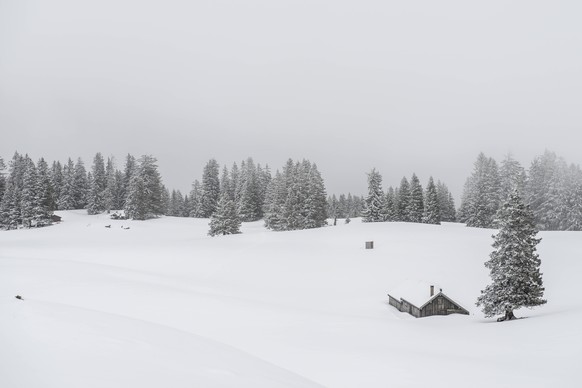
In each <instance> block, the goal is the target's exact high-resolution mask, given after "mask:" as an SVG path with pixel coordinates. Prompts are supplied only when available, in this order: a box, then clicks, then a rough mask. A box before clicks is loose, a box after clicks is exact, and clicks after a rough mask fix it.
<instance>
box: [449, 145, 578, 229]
mask: <svg viewBox="0 0 582 388" xmlns="http://www.w3.org/2000/svg"><path fill="white" fill-rule="evenodd" d="M514 189H517V190H518V192H519V193H520V195H521V196H522V197H523V198H524V200H525V202H526V203H527V204H528V205H529V207H530V208H531V210H532V212H533V215H534V221H535V224H536V227H537V228H538V229H539V230H582V170H581V169H580V167H579V166H577V165H573V164H571V165H568V164H567V163H566V162H565V161H564V160H563V159H562V158H559V157H557V156H556V154H555V153H553V152H549V151H546V152H545V153H544V154H543V155H541V156H538V157H536V158H535V159H534V160H533V162H532V163H531V165H530V168H529V170H528V171H527V172H526V170H525V169H524V168H523V167H522V166H521V165H520V163H519V162H517V161H516V160H514V159H513V158H512V157H511V156H507V157H506V158H505V159H504V160H503V161H502V162H501V163H500V164H498V163H497V162H496V161H495V160H494V159H493V158H490V157H487V156H485V155H484V154H483V153H481V154H479V156H478V157H477V160H476V161H475V164H474V168H473V172H472V174H471V176H470V177H469V178H468V179H467V181H466V183H465V187H464V191H463V196H462V199H461V206H460V209H459V220H460V221H461V222H465V223H466V224H467V225H468V226H473V227H480V228H492V227H497V219H498V212H499V210H500V209H501V206H502V204H503V203H504V202H505V201H506V200H507V199H508V198H509V195H510V194H511V193H512V191H513V190H514Z"/></svg>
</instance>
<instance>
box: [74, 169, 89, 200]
mask: <svg viewBox="0 0 582 388" xmlns="http://www.w3.org/2000/svg"><path fill="white" fill-rule="evenodd" d="M88 175H89V174H87V170H86V169H85V164H84V162H83V160H82V159H81V158H77V162H76V163H75V172H74V177H73V203H74V206H75V207H74V208H75V209H85V208H87V203H88V196H89V189H90V181H91V180H90V179H89V176H88Z"/></svg>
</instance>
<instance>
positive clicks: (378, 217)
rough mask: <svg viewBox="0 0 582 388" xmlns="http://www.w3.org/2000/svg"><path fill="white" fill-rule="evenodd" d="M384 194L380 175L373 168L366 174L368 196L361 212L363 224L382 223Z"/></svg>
mask: <svg viewBox="0 0 582 388" xmlns="http://www.w3.org/2000/svg"><path fill="white" fill-rule="evenodd" d="M384 200H385V198H384V192H383V191H382V175H380V173H379V172H378V171H376V169H375V168H373V169H372V171H371V172H370V173H369V174H368V196H367V197H366V199H365V202H364V210H363V211H362V221H363V222H381V221H384V218H385V217H384V210H385V209H384Z"/></svg>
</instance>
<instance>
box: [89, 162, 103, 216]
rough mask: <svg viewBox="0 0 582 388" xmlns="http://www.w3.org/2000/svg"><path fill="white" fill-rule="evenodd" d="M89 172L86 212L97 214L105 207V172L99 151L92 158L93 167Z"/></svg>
mask: <svg viewBox="0 0 582 388" xmlns="http://www.w3.org/2000/svg"><path fill="white" fill-rule="evenodd" d="M91 172H92V174H91V176H92V179H91V184H90V189H89V198H88V205H87V213H88V214H99V213H102V212H103V211H105V210H106V208H107V205H106V198H105V197H106V189H107V175H106V174H105V161H104V159H103V156H102V155H101V153H100V152H98V153H97V154H96V155H95V158H94V159H93V168H92V170H91Z"/></svg>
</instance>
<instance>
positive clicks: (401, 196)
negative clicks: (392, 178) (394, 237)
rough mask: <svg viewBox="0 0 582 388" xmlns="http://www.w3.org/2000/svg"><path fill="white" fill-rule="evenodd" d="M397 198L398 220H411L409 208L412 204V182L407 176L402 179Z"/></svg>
mask: <svg viewBox="0 0 582 388" xmlns="http://www.w3.org/2000/svg"><path fill="white" fill-rule="evenodd" d="M396 198H397V202H396V206H397V212H396V217H397V220H398V221H402V222H409V221H410V218H409V216H408V215H409V213H408V208H409V205H410V183H408V179H406V177H403V178H402V180H401V181H400V187H399V188H398V195H397V196H396Z"/></svg>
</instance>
